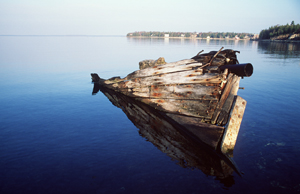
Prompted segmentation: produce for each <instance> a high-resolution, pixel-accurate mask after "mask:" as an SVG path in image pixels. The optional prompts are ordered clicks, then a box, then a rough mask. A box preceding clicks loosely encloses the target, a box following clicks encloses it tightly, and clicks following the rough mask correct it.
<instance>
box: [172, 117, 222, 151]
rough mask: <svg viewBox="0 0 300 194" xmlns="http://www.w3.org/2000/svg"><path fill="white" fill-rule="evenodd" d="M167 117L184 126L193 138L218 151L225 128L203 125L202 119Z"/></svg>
mask: <svg viewBox="0 0 300 194" xmlns="http://www.w3.org/2000/svg"><path fill="white" fill-rule="evenodd" d="M167 116H169V117H170V118H172V119H173V120H174V121H176V122H177V123H179V124H180V125H182V126H184V127H185V128H186V129H187V130H188V131H189V132H190V133H191V134H192V135H193V136H195V137H197V138H198V139H199V140H201V141H202V142H204V143H206V144H207V145H209V146H211V147H212V148H214V149H217V146H218V143H219V142H220V140H221V138H222V135H223V132H224V127H221V126H216V125H211V124H208V123H202V122H201V119H200V118H195V117H188V116H183V115H176V114H167Z"/></svg>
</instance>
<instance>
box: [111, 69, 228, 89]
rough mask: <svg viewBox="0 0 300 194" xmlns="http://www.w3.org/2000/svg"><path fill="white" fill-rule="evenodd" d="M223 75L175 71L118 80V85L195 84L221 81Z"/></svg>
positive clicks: (124, 86) (195, 71) (133, 86)
mask: <svg viewBox="0 0 300 194" xmlns="http://www.w3.org/2000/svg"><path fill="white" fill-rule="evenodd" d="M221 78H222V76H221V75H220V74H218V73H206V74H204V75H202V73H201V72H197V70H190V71H184V72H175V73H168V74H162V75H159V76H151V77H144V78H135V79H131V80H127V81H124V82H118V83H117V85H115V86H116V87H120V88H136V87H146V86H151V85H168V84H195V83H221Z"/></svg>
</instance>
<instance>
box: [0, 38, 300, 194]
mask: <svg viewBox="0 0 300 194" xmlns="http://www.w3.org/2000/svg"><path fill="white" fill-rule="evenodd" d="M222 46H223V47H225V48H226V49H234V50H239V51H240V52H241V53H240V54H238V60H239V61H240V63H244V62H245V63H246V62H250V63H252V64H253V66H254V73H253V75H252V77H250V78H244V79H242V80H241V82H240V86H241V87H245V90H239V92H238V94H239V95H240V96H241V97H243V98H244V99H246V100H247V107H246V111H245V114H244V118H243V122H242V125H241V128H240V133H239V136H238V139H237V143H236V147H235V150H234V154H233V159H234V161H235V163H236V164H237V166H238V167H239V169H240V170H241V171H242V172H243V176H242V177H241V176H239V175H238V174H237V173H235V172H234V173H233V174H232V176H233V180H234V182H233V183H232V184H230V185H228V184H224V183H222V181H220V180H218V179H217V178H216V177H214V176H207V175H205V174H204V173H203V172H202V171H201V170H199V169H190V168H182V167H181V166H180V165H178V164H177V163H178V161H174V160H172V159H171V158H170V157H169V156H167V155H166V154H165V153H163V152H162V151H161V150H159V149H158V148H157V147H155V146H154V145H153V144H152V143H151V142H150V141H147V139H146V138H144V137H141V136H140V135H139V132H138V131H139V129H138V128H137V127H136V126H135V125H134V124H133V123H132V122H131V121H130V120H129V119H128V118H127V116H126V115H125V114H124V112H123V111H122V110H121V109H119V108H117V107H116V106H114V105H113V104H112V103H111V102H110V101H109V100H108V99H107V97H106V96H104V95H103V94H102V93H101V92H100V93H98V94H97V95H92V90H93V85H92V84H91V79H90V73H93V72H96V73H98V74H99V75H100V77H103V78H105V79H106V78H110V77H113V76H121V77H124V76H126V75H127V74H129V73H131V72H132V71H134V70H137V69H138V62H139V61H141V60H144V59H157V58H159V57H164V58H165V60H166V61H167V62H173V61H178V60H181V59H187V58H191V57H193V56H194V55H196V54H197V53H198V52H199V51H200V50H202V49H203V50H204V51H205V52H209V51H211V50H219V49H220V48H221V47H222ZM299 75H300V44H299V43H280V42H279V43H278V42H252V41H243V40H239V41H233V40H226V41H225V40H191V39H154V38H153V39H146V38H126V37H122V36H120V37H105V36H102V37H88V36H77V37H72V36H71V37H68V36H0V91H1V95H0V193H5V194H6V193H13V194H15V193H32V194H34V193H57V194H58V193H151V194H152V193H241V192H242V193H299V192H300V179H299V178H298V175H299V173H300V167H299V162H300V140H299V139H300V135H299V122H298V120H299V118H300V110H299V104H300V100H299V96H300V91H299V82H300V76H299Z"/></svg>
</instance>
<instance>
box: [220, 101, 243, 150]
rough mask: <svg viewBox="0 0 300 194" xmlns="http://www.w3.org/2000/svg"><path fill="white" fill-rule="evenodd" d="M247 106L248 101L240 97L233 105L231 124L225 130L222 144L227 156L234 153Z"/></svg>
mask: <svg viewBox="0 0 300 194" xmlns="http://www.w3.org/2000/svg"><path fill="white" fill-rule="evenodd" d="M246 104H247V101H246V100H244V99H243V98H242V97H240V96H237V97H236V100H235V102H234V103H233V108H232V110H231V112H230V118H229V122H228V124H227V126H226V128H225V131H224V135H223V139H222V142H221V151H222V152H223V153H225V154H226V153H230V152H232V151H233V149H234V146H235V143H236V139H237V136H238V133H239V130H240V125H241V122H242V119H243V115H244V111H245V108H246Z"/></svg>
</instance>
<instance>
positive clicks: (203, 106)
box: [138, 98, 218, 119]
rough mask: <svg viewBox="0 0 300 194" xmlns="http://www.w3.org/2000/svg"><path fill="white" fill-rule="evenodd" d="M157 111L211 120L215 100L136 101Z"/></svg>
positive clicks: (142, 99)
mask: <svg viewBox="0 0 300 194" xmlns="http://www.w3.org/2000/svg"><path fill="white" fill-rule="evenodd" d="M138 100H140V101H142V102H143V103H146V104H148V105H150V106H152V107H155V108H156V109H157V110H160V111H163V112H169V113H176V114H183V115H188V116H194V117H200V118H207V119H211V117H212V115H213V112H214V110H215V108H216V106H217V103H218V101H217V100H177V99H149V98H141V99H138Z"/></svg>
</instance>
